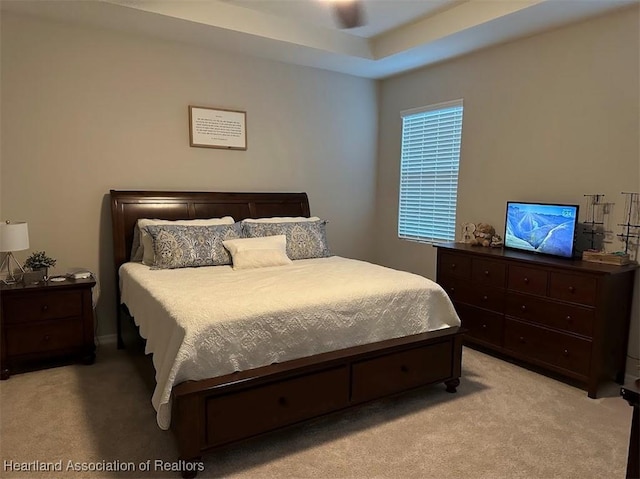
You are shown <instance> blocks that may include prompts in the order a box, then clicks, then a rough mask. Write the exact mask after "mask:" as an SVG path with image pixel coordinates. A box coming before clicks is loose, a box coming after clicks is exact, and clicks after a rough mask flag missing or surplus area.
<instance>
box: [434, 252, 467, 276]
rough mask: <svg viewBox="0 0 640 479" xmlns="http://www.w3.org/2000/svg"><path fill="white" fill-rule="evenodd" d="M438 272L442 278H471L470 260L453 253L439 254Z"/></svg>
mask: <svg viewBox="0 0 640 479" xmlns="http://www.w3.org/2000/svg"><path fill="white" fill-rule="evenodd" d="M438 272H439V274H440V275H442V276H454V277H457V278H467V279H470V278H471V258H470V257H468V256H463V255H460V254H454V253H440V256H439V258H438Z"/></svg>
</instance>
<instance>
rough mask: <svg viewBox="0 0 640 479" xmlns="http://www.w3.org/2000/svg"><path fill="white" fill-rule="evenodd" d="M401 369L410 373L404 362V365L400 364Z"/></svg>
mask: <svg viewBox="0 0 640 479" xmlns="http://www.w3.org/2000/svg"><path fill="white" fill-rule="evenodd" d="M400 371H402V372H403V373H408V372H409V368H408V367H406V366H405V365H404V364H403V365H402V366H400Z"/></svg>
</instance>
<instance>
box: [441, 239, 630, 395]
mask: <svg viewBox="0 0 640 479" xmlns="http://www.w3.org/2000/svg"><path fill="white" fill-rule="evenodd" d="M436 246H437V248H438V267H437V268H438V269H437V282H438V283H439V284H440V285H441V286H442V287H443V288H444V289H445V290H446V291H447V293H448V294H449V296H450V298H451V299H452V301H453V303H454V305H455V307H456V310H457V311H458V314H459V316H460V319H461V320H462V325H463V327H465V328H466V329H467V330H468V332H467V334H466V336H465V343H467V344H469V345H472V346H473V345H477V346H480V347H483V348H485V349H488V350H492V351H495V352H498V353H501V354H502V355H504V356H508V357H510V358H514V359H517V360H520V361H522V362H524V363H528V364H531V365H534V366H536V367H538V368H540V369H543V370H546V371H548V372H552V373H555V374H556V375H557V374H559V375H560V376H564V377H566V378H572V379H573V380H576V381H578V382H579V383H580V384H582V385H583V386H584V387H585V388H586V389H587V391H588V395H589V397H591V398H595V397H596V395H597V391H598V386H599V384H600V383H601V381H602V380H605V379H615V380H616V381H617V382H618V383H620V384H622V383H623V382H624V374H625V363H626V353H627V342H628V339H629V320H630V313H631V301H632V295H633V281H634V276H635V271H636V269H637V267H638V265H636V264H630V265H625V266H615V265H608V264H601V263H589V262H586V261H581V260H571V259H563V258H555V257H551V256H543V255H536V254H533V253H526V252H518V251H513V250H509V249H502V248H485V247H482V246H470V245H467V244H464V243H445V244H438V245H436Z"/></svg>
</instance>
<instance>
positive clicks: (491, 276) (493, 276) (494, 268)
mask: <svg viewBox="0 0 640 479" xmlns="http://www.w3.org/2000/svg"><path fill="white" fill-rule="evenodd" d="M505 276H506V266H505V264H504V263H500V262H497V261H487V260H483V259H477V258H474V259H473V260H472V261H471V278H472V279H473V282H474V283H482V284H486V285H491V286H497V287H499V288H504V279H505Z"/></svg>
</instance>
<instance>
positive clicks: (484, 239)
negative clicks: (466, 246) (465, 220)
mask: <svg viewBox="0 0 640 479" xmlns="http://www.w3.org/2000/svg"><path fill="white" fill-rule="evenodd" d="M495 234H496V230H495V228H494V227H493V226H491V225H490V224H488V223H478V224H477V225H476V229H475V231H474V232H473V238H471V241H470V244H471V245H472V246H491V241H492V240H493V237H494V236H495Z"/></svg>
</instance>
